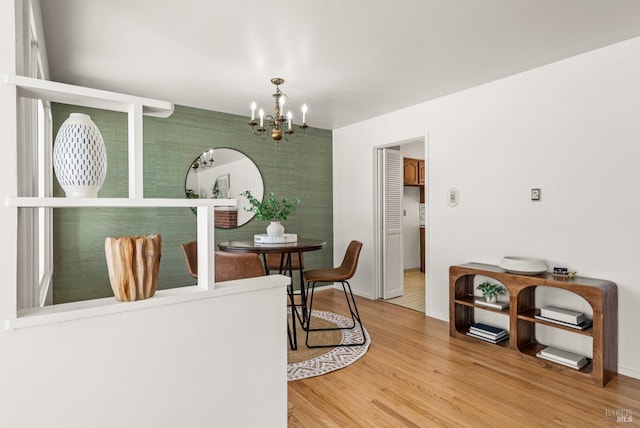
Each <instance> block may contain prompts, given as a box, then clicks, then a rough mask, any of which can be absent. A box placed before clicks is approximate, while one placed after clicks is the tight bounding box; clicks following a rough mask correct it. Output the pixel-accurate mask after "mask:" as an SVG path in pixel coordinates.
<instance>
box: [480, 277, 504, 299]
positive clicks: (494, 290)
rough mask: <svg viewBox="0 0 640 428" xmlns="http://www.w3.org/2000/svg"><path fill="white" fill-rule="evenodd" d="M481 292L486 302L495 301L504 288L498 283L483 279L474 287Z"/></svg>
mask: <svg viewBox="0 0 640 428" xmlns="http://www.w3.org/2000/svg"><path fill="white" fill-rule="evenodd" d="M476 288H477V289H478V290H480V292H481V293H482V297H483V298H484V300H485V301H486V302H488V303H495V302H497V301H498V296H501V295H503V294H504V293H505V292H506V290H505V288H504V287H503V286H502V285H500V284H491V283H490V282H489V281H485V282H483V283H481V284H479V285H478V287H476Z"/></svg>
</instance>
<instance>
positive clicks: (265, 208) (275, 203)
mask: <svg viewBox="0 0 640 428" xmlns="http://www.w3.org/2000/svg"><path fill="white" fill-rule="evenodd" d="M240 195H242V196H244V197H246V198H247V199H248V200H249V204H251V206H250V207H249V208H245V210H247V211H251V212H254V213H256V217H257V218H258V219H259V220H267V221H269V222H270V224H269V226H267V235H269V236H284V226H283V225H282V223H281V222H282V221H284V220H286V219H287V218H288V217H289V215H290V214H291V213H293V212H294V211H295V210H296V208H297V207H298V205H300V204H301V203H302V201H300V199H299V198H296V199H295V200H292V199H289V198H283V199H279V198H278V195H276V194H275V193H274V192H269V193H267V196H266V198H264V200H262V201H260V200H258V199H256V198H255V197H254V196H253V195H252V194H251V191H249V190H245V191H244V192H242V193H241V194H240Z"/></svg>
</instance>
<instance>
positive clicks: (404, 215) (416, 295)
mask: <svg viewBox="0 0 640 428" xmlns="http://www.w3.org/2000/svg"><path fill="white" fill-rule="evenodd" d="M375 150H376V159H378V161H377V165H376V169H375V171H376V172H375V175H376V176H375V183H376V198H375V205H376V210H375V211H376V218H375V227H376V240H375V244H376V251H375V256H376V276H375V278H376V289H377V291H376V292H377V298H378V299H382V300H383V301H384V302H386V303H392V304H396V305H400V306H403V307H407V308H409V309H413V310H416V311H419V312H422V313H426V269H425V267H426V259H427V257H426V249H427V248H426V224H427V210H426V207H427V206H428V204H427V197H428V195H427V191H426V190H427V180H426V178H427V176H428V170H427V168H426V167H423V170H424V173H423V174H424V175H423V177H424V180H422V182H421V183H422V184H418V183H417V182H413V181H412V180H411V178H410V173H409V172H408V171H404V170H405V169H406V168H407V165H409V167H410V164H411V162H414V161H417V160H420V161H421V162H420V165H421V166H423V165H428V162H427V156H426V153H427V150H426V144H425V139H424V138H416V139H412V140H407V141H403V142H399V143H395V144H391V145H387V146H381V147H376V148H375ZM387 152H392V153H394V154H395V153H398V156H399V157H400V162H402V165H401V166H402V168H401V173H400V181H401V182H400V183H399V184H398V186H399V189H400V190H399V192H400V195H399V200H398V199H394V194H393V193H394V192H393V191H391V192H389V191H388V189H389V188H390V185H389V182H391V188H393V189H397V187H393V186H395V185H396V184H395V183H394V180H396V177H395V174H394V173H393V172H392V173H389V172H388V171H389V168H391V171H394V168H395V167H396V166H394V165H392V166H391V167H389V166H388V165H387V164H385V155H386V153H387ZM391 159H392V160H393V157H391ZM421 173H422V172H421ZM405 175H406V178H407V182H405ZM405 184H406V185H405ZM388 193H390V194H391V198H389V195H388ZM398 201H399V202H398ZM396 211H397V212H396ZM397 217H399V218H400V223H401V224H400V233H399V235H400V240H399V242H400V243H399V244H398V240H397V239H390V238H389V236H390V235H392V234H393V230H392V229H393V228H392V227H390V226H389V224H388V222H387V221H386V220H387V219H388V218H391V219H395V218H397ZM397 253H400V254H397ZM400 281H401V282H402V284H399V285H397V284H396V282H400Z"/></svg>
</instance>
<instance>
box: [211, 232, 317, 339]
mask: <svg viewBox="0 0 640 428" xmlns="http://www.w3.org/2000/svg"><path fill="white" fill-rule="evenodd" d="M326 245H327V243H326V242H325V241H323V240H320V239H309V238H298V240H297V241H295V242H283V243H262V242H255V241H253V240H246V241H244V240H236V241H225V242H221V243H219V244H218V248H219V249H220V250H221V251H230V252H236V253H255V254H259V255H261V256H262V260H263V262H264V266H265V272H267V274H269V270H268V268H267V254H280V255H281V257H280V270H279V273H287V274H288V276H289V277H291V281H290V282H289V285H288V286H287V295H288V296H289V306H290V307H291V325H289V323H287V335H288V338H289V347H290V348H291V350H296V349H298V340H297V336H296V331H297V330H296V328H297V327H296V319H297V320H298V322H299V323H300V326H301V328H303V329H304V328H305V320H306V319H308V318H307V314H306V311H307V296H306V289H305V285H304V266H303V263H302V253H304V252H307V251H317V250H321V249H323V248H324V247H325V246H326ZM292 257H298V262H299V263H298V266H299V272H300V292H299V296H300V303H299V304H298V303H296V300H295V298H296V295H298V294H296V291H295V289H294V286H293V269H292V268H291V266H292V263H291V260H292V259H291V258H292ZM298 308H300V312H298Z"/></svg>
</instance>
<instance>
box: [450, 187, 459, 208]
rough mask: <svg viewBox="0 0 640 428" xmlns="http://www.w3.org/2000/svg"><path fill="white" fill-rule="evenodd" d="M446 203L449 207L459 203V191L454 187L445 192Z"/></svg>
mask: <svg viewBox="0 0 640 428" xmlns="http://www.w3.org/2000/svg"><path fill="white" fill-rule="evenodd" d="M447 203H448V204H449V206H450V207H456V206H458V204H459V203H460V191H459V190H458V189H457V188H456V187H452V188H450V189H449V192H447Z"/></svg>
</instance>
